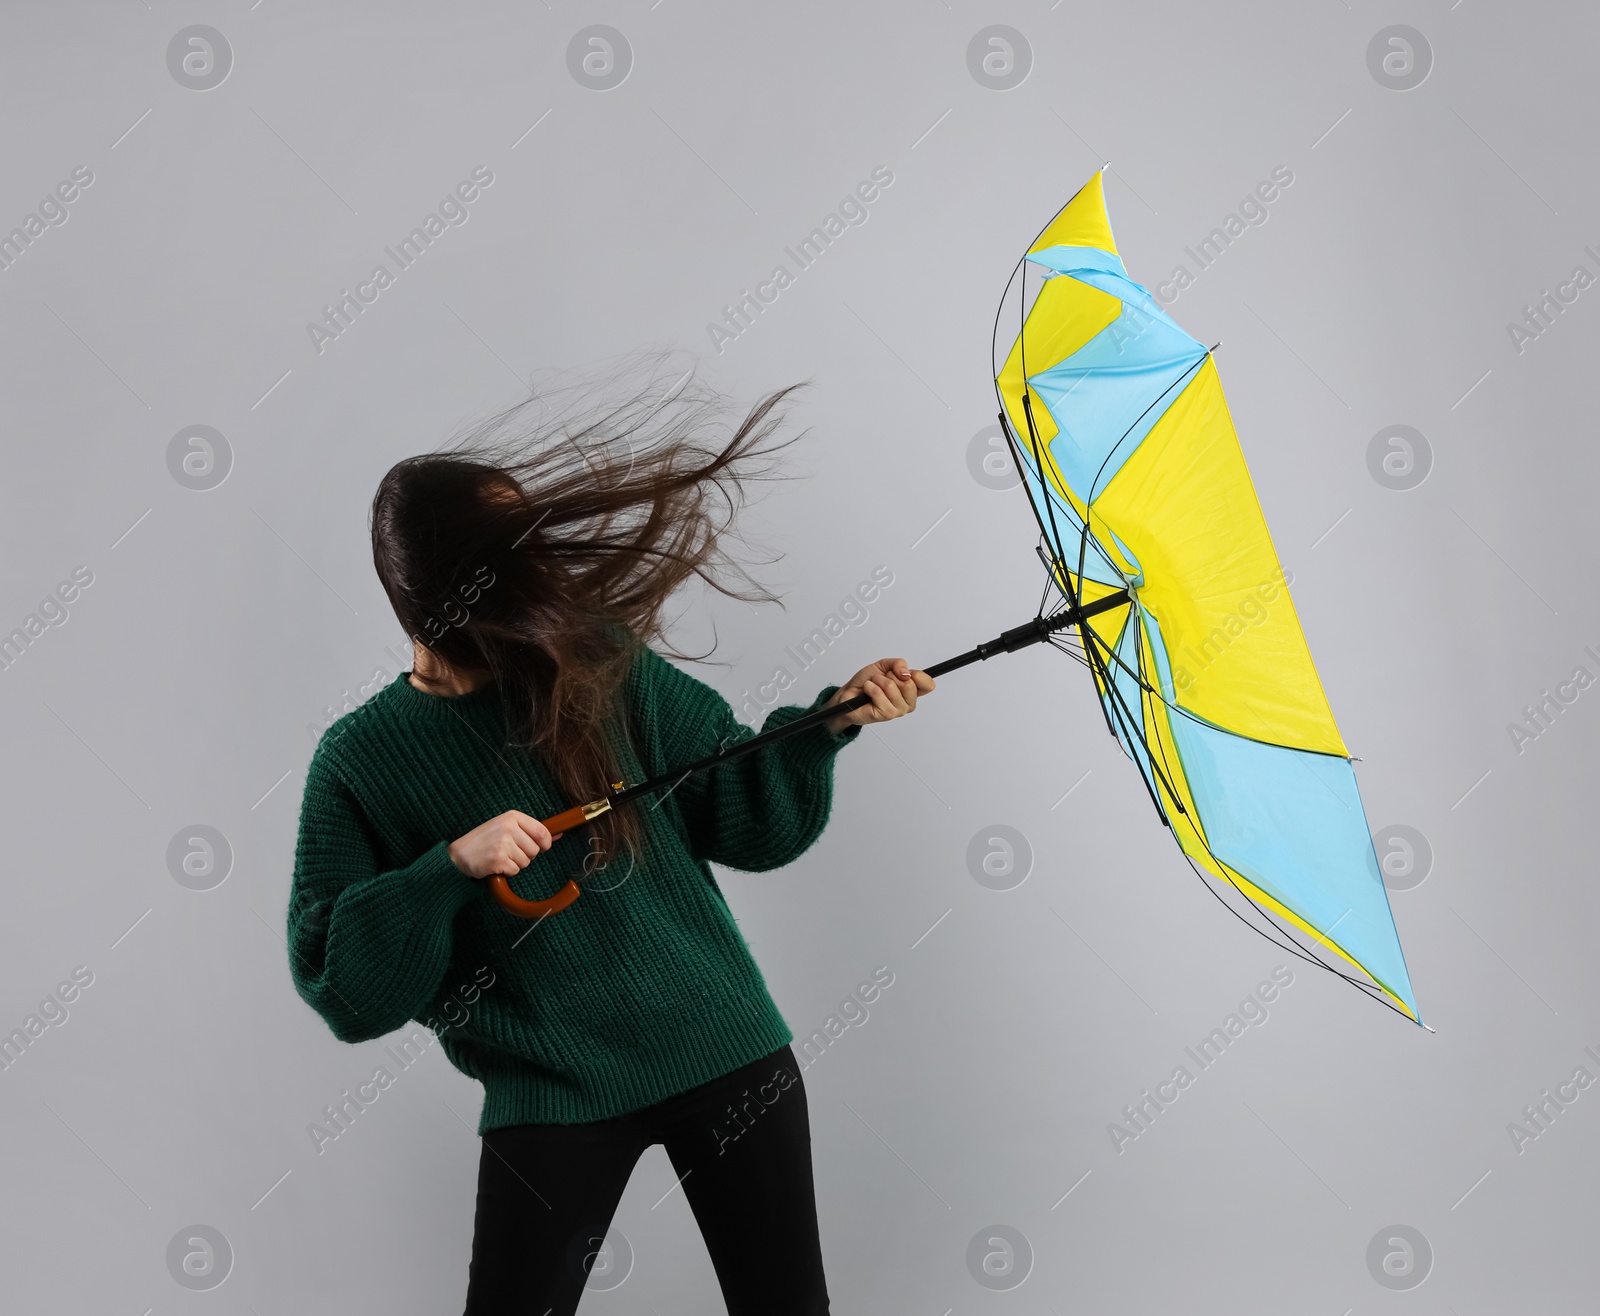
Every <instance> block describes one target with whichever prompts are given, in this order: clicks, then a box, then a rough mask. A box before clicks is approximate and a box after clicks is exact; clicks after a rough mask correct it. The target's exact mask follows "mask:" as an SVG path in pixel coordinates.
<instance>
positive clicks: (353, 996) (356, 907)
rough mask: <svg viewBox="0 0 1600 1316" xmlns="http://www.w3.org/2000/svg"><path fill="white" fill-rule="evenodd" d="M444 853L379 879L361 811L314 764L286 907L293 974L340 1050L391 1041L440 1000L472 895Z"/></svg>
mask: <svg viewBox="0 0 1600 1316" xmlns="http://www.w3.org/2000/svg"><path fill="white" fill-rule="evenodd" d="M448 844H449V843H448V842H447V841H439V842H437V843H435V844H434V845H433V846H431V847H430V848H428V849H427V850H424V851H423V852H422V853H421V854H420V855H418V856H417V857H416V858H415V859H414V860H412V862H411V863H409V864H407V865H406V866H405V867H403V868H395V869H390V870H388V871H386V872H380V871H379V870H378V858H377V849H376V846H375V844H374V841H373V837H372V835H371V828H370V824H369V823H368V822H367V820H366V818H365V816H364V815H363V813H362V811H361V808H360V805H359V804H358V802H357V801H356V799H355V798H354V796H353V795H352V794H351V792H350V790H349V788H348V787H347V786H346V785H345V784H344V782H343V781H342V780H341V779H340V778H339V776H338V774H337V773H335V772H334V771H333V769H332V768H331V767H330V765H329V764H328V762H327V761H326V757H325V756H324V755H323V754H321V753H318V754H315V755H313V756H312V760H311V766H310V768H309V769H308V770H307V773H306V789H305V795H304V797H303V800H302V803H301V808H300V827H299V835H298V839H297V841H296V844H295V862H294V883H293V887H292V890H291V893H290V898H289V929H288V931H289V935H288V944H289V971H290V974H291V975H292V977H293V979H294V985H295V990H296V991H297V992H299V994H300V996H301V998H302V999H303V1000H304V1001H305V1002H306V1003H307V1004H308V1005H310V1006H311V1007H312V1008H313V1009H314V1010H316V1012H317V1013H318V1014H320V1015H321V1016H322V1017H323V1019H325V1020H326V1021H327V1023H328V1026H329V1027H330V1028H332V1029H333V1033H334V1036H336V1037H337V1038H339V1040H340V1041H342V1042H364V1041H367V1040H368V1039H370V1038H374V1037H382V1036H384V1034H386V1033H390V1032H393V1031H394V1030H395V1029H396V1028H399V1027H400V1026H401V1025H402V1024H404V1023H405V1022H406V1021H407V1020H408V1019H411V1018H413V1017H415V1016H416V1015H418V1014H420V1013H421V1012H422V1010H423V1009H424V1007H425V1006H426V1005H427V1003H428V1002H429V1001H430V1000H432V999H433V997H434V995H435V994H436V993H437V991H438V988H439V984H440V982H441V981H442V980H443V978H444V974H445V970H446V968H447V967H448V964H449V961H450V951H451V935H450V930H451V923H452V921H453V920H454V918H455V915H456V912H457V911H458V910H460V909H461V908H462V906H464V905H465V904H466V903H467V902H468V901H469V900H471V899H472V897H473V894H474V892H475V890H476V887H475V885H474V883H473V882H472V880H471V879H470V878H468V877H467V876H466V874H464V873H463V872H462V871H461V870H460V869H459V868H457V867H456V866H455V862H454V861H453V860H452V859H451V858H450V855H449V851H448V849H447V846H448Z"/></svg>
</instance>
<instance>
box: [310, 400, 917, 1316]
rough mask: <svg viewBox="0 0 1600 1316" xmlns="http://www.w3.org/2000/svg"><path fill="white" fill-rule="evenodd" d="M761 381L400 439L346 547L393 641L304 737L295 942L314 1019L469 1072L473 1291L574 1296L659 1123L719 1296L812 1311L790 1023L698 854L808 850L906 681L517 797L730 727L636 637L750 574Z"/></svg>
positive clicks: (563, 1307) (896, 676) (769, 425)
mask: <svg viewBox="0 0 1600 1316" xmlns="http://www.w3.org/2000/svg"><path fill="white" fill-rule="evenodd" d="M789 391H790V390H789V389H784V390H781V391H780V392H778V393H775V394H773V395H771V396H769V397H767V398H766V399H764V400H763V401H762V402H761V403H760V404H759V405H758V406H757V407H755V409H754V410H752V411H751V412H750V413H749V415H748V416H746V417H745V418H744V420H743V423H742V424H740V425H738V426H737V428H736V429H735V430H734V431H733V433H732V437H731V438H729V439H728V441H727V442H726V443H723V444H722V445H721V446H720V447H717V446H711V447H706V446H702V444H701V443H700V442H698V436H700V435H701V434H703V433H704V432H705V431H706V430H707V429H708V427H709V425H710V423H711V422H712V420H713V419H714V418H715V416H716V414H717V407H716V403H715V395H714V394H709V393H706V392H703V391H701V390H699V389H698V388H687V389H685V388H681V387H680V388H676V389H674V390H671V391H669V393H668V394H667V395H666V396H660V395H659V394H658V392H657V391H656V390H653V389H650V388H646V389H645V390H643V391H641V392H639V393H637V394H636V395H634V396H633V397H632V398H630V399H629V400H628V401H626V402H624V403H622V404H620V405H618V406H615V407H612V408H609V409H605V410H603V411H601V412H600V413H599V414H597V415H592V416H590V417H588V418H587V419H586V420H585V421H584V422H583V423H580V424H573V423H571V422H570V421H563V420H561V419H559V418H557V419H555V420H546V421H545V422H544V423H542V424H530V423H528V421H527V414H528V407H529V404H528V403H524V404H522V406H520V407H516V408H513V409H512V410H511V411H509V412H506V413H503V414H502V415H500V416H497V417H495V418H494V419H493V420H491V421H490V422H489V423H488V424H487V425H486V426H484V427H483V428H482V429H481V430H480V431H478V432H477V433H476V434H475V435H473V436H471V437H470V438H469V439H468V440H467V441H466V442H465V443H463V444H462V445H461V446H460V447H459V448H458V449H456V450H455V451H451V452H446V453H442V454H431V455H427V456H422V457H413V458H410V459H407V460H405V461H402V462H400V463H398V464H397V465H396V466H395V467H394V468H393V469H391V470H390V471H389V472H388V474H387V475H385V477H384V478H383V481H382V482H381V484H380V486H379V488H378V491H377V495H376V497H375V498H374V500H373V505H372V539H373V556H374V561H375V564H376V566H377V570H378V575H379V578H380V579H381V581H382V583H383V587H384V590H385V592H386V593H387V595H388V597H389V600H390V602H391V604H392V605H393V607H394V610H395V613H396V616H397V617H398V618H399V620H400V623H401V624H402V625H403V626H404V627H405V628H406V631H407V633H408V634H410V635H411V636H412V637H413V639H414V643H415V659H414V666H413V668H412V670H411V671H409V672H403V673H402V674H401V675H400V676H399V677H398V678H396V680H395V681H394V682H392V683H391V684H390V685H389V686H387V687H386V688H385V689H383V690H382V691H380V692H379V693H378V694H376V695H374V696H373V697H372V698H371V699H369V700H368V701H367V702H366V703H365V704H363V705H362V706H361V707H360V708H359V709H357V710H355V711H354V712H352V713H350V714H348V715H346V716H345V717H343V718H341V719H340V720H339V721H337V722H335V723H334V724H333V725H332V726H331V727H330V728H328V730H327V731H326V732H325V733H324V735H323V737H322V739H321V741H320V742H319V743H318V746H317V749H316V752H315V754H314V755H313V757H312V760H311V764H310V766H309V768H308V770H307V777H306V786H305V795H304V800H303V803H302V806H301V815H300V827H299V835H298V842H297V846H296V854H295V874H294V887H293V894H292V897H291V903H290V909H289V949H290V962H291V967H292V971H293V975H294V981H295V986H296V988H297V990H298V991H299V993H300V995H301V996H302V997H303V998H304V999H305V1000H306V1001H307V1002H308V1003H310V1004H311V1005H312V1006H313V1007H314V1008H315V1009H316V1010H317V1011H318V1013H320V1014H321V1015H322V1017H323V1018H324V1019H325V1020H326V1021H327V1022H328V1024H329V1026H330V1027H331V1028H332V1029H333V1031H334V1033H335V1035H336V1036H338V1037H339V1038H340V1039H342V1040H344V1041H347V1042H360V1041H365V1040H367V1039H370V1038H376V1037H381V1036H383V1035H385V1034H387V1033H389V1032H391V1031H392V1030H394V1029H396V1028H399V1027H401V1026H403V1025H404V1024H406V1023H407V1021H410V1020H416V1021H418V1022H421V1023H424V1024H425V1025H426V1026H428V1027H430V1028H432V1029H433V1030H434V1031H435V1032H436V1033H437V1034H438V1036H439V1040H440V1042H441V1044H442V1046H443V1048H444V1051H445V1054H446V1055H447V1056H448V1057H449V1059H450V1061H451V1063H452V1064H454V1065H455V1066H456V1068H458V1069H460V1070H461V1071H462V1072H463V1073H465V1074H467V1075H469V1076H470V1077H472V1078H475V1079H477V1080H479V1081H480V1082H482V1084H483V1086H484V1104H483V1112H482V1115H481V1117H480V1120H479V1128H478V1131H479V1134H480V1135H481V1139H482V1150H481V1153H480V1164H479V1171H478V1196H477V1217H476V1224H475V1231H474V1236H473V1245H472V1261H471V1266H470V1269H469V1277H468V1291H467V1304H466V1311H467V1313H468V1316H476V1314H479V1313H488V1312H495V1313H499V1312H510V1311H517V1312H529V1313H538V1314H541V1316H542V1314H544V1313H560V1312H572V1311H574V1310H576V1307H577V1303H578V1299H579V1296H580V1295H581V1291H582V1288H583V1285H584V1282H585V1278H586V1276H587V1274H588V1272H589V1270H590V1268H591V1267H592V1266H593V1264H594V1259H595V1256H596V1254H597V1253H598V1252H600V1250H601V1248H602V1245H603V1240H604V1236H605V1233H606V1229H607V1227H608V1225H609V1223H610V1220H611V1217H612V1213H613V1211H614V1209H615V1207H616V1204H617V1201H618V1200H619V1198H620V1197H621V1194H622V1191H623V1189H624V1188H625V1187H626V1185H627V1181H628V1177H629V1175H630V1173H631V1171H632V1169H633V1166H634V1164H635V1162H636V1161H637V1160H638V1158H639V1156H640V1154H641V1153H642V1152H643V1151H644V1149H645V1148H646V1147H648V1146H650V1145H652V1144H653V1143H657V1142H660V1143H663V1144H664V1145H665V1147H666V1150H667V1154H668V1156H669V1157H670V1158H671V1161H672V1165H673V1169H674V1173H675V1174H676V1175H677V1176H678V1177H679V1180H680V1182H681V1184H682V1188H683V1192H684V1195H685V1196H686V1197H687V1199H688V1201H689V1204H690V1206H691V1208H692V1209H693V1211H694V1213H695V1217H696V1220H697V1221H698V1222H699V1225H700V1228H701V1232H702V1234H703V1236H704V1238H705V1241H706V1245H707V1248H708V1250H709V1252H710V1255H711V1259H712V1261H713V1263H714V1265H715V1267H716V1271H717V1277H718V1280H719V1281H720V1283H721V1286H722V1291H723V1295H724V1298H725V1300H726V1302H727V1306H728V1310H729V1312H730V1313H734V1314H735V1316H740V1314H742V1313H755V1312H760V1313H762V1316H774V1314H777V1313H795V1314H796V1316H800V1314H801V1313H804V1314H805V1316H812V1314H813V1313H818V1312H826V1311H827V1310H828V1297H827V1289H826V1285H825V1282H824V1277H823V1268H822V1259H821V1250H820V1246H819V1243H818V1236H817V1217H816V1206H815V1201H814V1196H813V1188H812V1176H811V1154H810V1133H809V1125H808V1121H807V1111H806V1096H805V1087H804V1084H803V1083H802V1082H801V1077H800V1068H799V1066H798V1064H797V1063H796V1061H795V1057H794V1053H793V1051H792V1050H791V1049H790V1047H789V1042H790V1041H791V1040H792V1037H793V1034H792V1033H791V1032H790V1030H789V1028H788V1026H787V1025H786V1024H785V1022H784V1020H783V1017H782V1016H781V1015H780V1014H779V1012H778V1009H777V1007H776V1006H775V1005H774V1004H773V1001H772V998H771V996H770V995H769V993H768V991H767V987H766V984H765V982H764V980H763V979H762V976H761V972H760V970H759V969H758V968H757V967H756V964H755V962H754V960H753V959H752V958H751V955H750V952H749V949H748V947H747V946H746V945H745V942H744V939H743V938H742V937H741V936H740V934H739V931H738V928H737V926H736V924H735V921H734V918H733V916H732V914H731V913H730V911H729V909H728V906H727V904H726V902H725V900H724V899H723V896H722V893H721V891H720V890H719V889H718V887H717V883H716V879H715V877H714V876H713V874H712V870H711V867H710V864H711V863H713V862H714V863H720V864H723V865H725V866H727V867H730V868H737V869H744V870H750V871H761V870H767V869H773V868H779V867H781V866H782V865H784V864H787V863H789V862H791V861H792V860H794V859H795V858H796V857H798V856H799V855H800V854H801V853H803V852H804V851H805V850H806V849H807V848H808V847H809V846H810V845H811V844H812V843H813V842H814V841H815V840H816V839H817V837H818V836H819V835H820V834H821V832H822V829H823V827H824V825H825V824H826V822H827V818H828V813H829V810H830V807H831V802H832V788H833V760H834V756H835V755H836V754H837V753H838V752H839V750H840V749H841V748H842V747H843V746H844V745H846V744H848V743H849V742H850V741H852V740H853V739H855V738H856V737H857V736H858V735H859V734H860V727H861V726H862V725H864V724H867V723H872V722H882V721H887V720H889V719H892V718H896V717H901V716H903V715H904V714H906V713H909V712H911V711H912V710H913V709H914V708H915V707H916V703H917V698H918V696H919V695H922V694H927V693H928V692H929V691H931V690H932V689H933V688H934V683H933V681H932V679H931V678H929V677H928V676H927V675H926V673H923V672H920V671H912V670H911V669H909V668H908V667H907V665H906V663H905V662H904V661H903V660H901V659H898V658H889V659H883V660H882V661H880V662H877V663H873V664H872V665H870V666H868V667H864V668H862V669H861V671H859V672H857V673H856V674H855V676H853V677H852V678H851V679H850V680H849V681H848V682H847V683H846V684H845V685H844V686H842V687H836V686H828V687H826V688H825V689H824V690H823V691H822V692H821V693H820V694H819V695H817V697H816V699H815V700H814V701H813V702H812V704H811V708H822V707H831V706H833V705H836V704H841V703H843V702H845V701H846V700H849V699H851V698H852V697H854V696H855V695H857V694H860V693H863V692H864V693H866V694H867V695H869V696H870V698H871V703H870V704H868V705H866V706H865V707H862V708H860V709H857V710H854V711H852V712H849V713H841V714H839V715H838V716H837V717H835V718H833V719H831V720H830V721H828V722H826V723H825V724H823V725H821V726H818V727H814V728H812V729H810V730H808V731H805V732H801V733H799V734H797V735H795V736H793V737H790V738H789V739H786V740H783V741H780V742H778V743H777V744H775V745H772V746H769V747H767V748H765V749H763V750H761V751H758V752H756V753H754V754H751V755H748V756H746V757H744V758H742V759H739V760H736V761H735V762H733V763H730V764H728V765H726V766H724V767H721V768H718V769H714V770H712V771H709V772H703V773H699V774H696V775H694V776H692V777H688V778H685V779H684V780H683V781H682V782H680V783H679V784H678V785H677V786H676V787H675V788H673V789H672V790H670V791H668V792H666V793H664V794H662V795H660V796H658V797H656V798H655V800H653V801H648V802H645V803H642V804H640V805H637V806H624V807H623V808H620V809H618V810H616V811H614V812H611V813H606V814H603V815H601V816H600V817H599V818H598V819H596V820H595V821H594V823H592V824H591V825H590V826H589V827H588V828H586V829H584V832H580V833H576V834H574V835H573V836H572V837H570V838H568V839H566V840H563V841H561V842H560V844H559V845H557V844H555V842H556V841H557V839H558V838H556V837H552V836H551V834H550V832H549V831H548V830H547V829H546V828H545V826H544V825H543V824H542V823H541V822H539V821H538V819H539V818H540V817H541V816H544V817H548V816H550V815H553V814H555V813H556V812H558V811H560V810H562V809H565V808H567V807H569V806H570V805H571V804H573V803H577V802H580V801H584V800H590V799H594V798H596V797H597V796H602V795H604V794H605V793H606V792H607V790H608V789H609V787H610V786H611V785H613V784H615V783H618V782H624V781H639V780H642V779H643V778H645V777H647V776H650V775H654V774H656V773H660V772H663V771H666V770H668V769H670V768H671V767H672V766H674V765H676V764H681V763H686V762H689V761H692V760H694V759H697V758H699V757H701V756H703V755H705V754H707V753H710V752H712V751H713V750H715V749H717V748H718V747H719V746H721V745H725V744H731V743H733V742H734V741H737V740H741V739H744V738H746V737H748V736H749V735H751V734H752V733H751V731H750V730H749V728H747V727H745V726H743V725H741V724H740V723H739V722H738V721H737V720H736V719H735V717H734V715H733V712H732V710H731V709H730V707H729V706H728V704H727V703H726V701H724V700H723V699H722V698H721V697H720V696H719V695H718V694H716V692H714V691H713V690H712V689H710V687H708V686H706V685H704V684H702V683H701V682H699V681H697V680H696V679H694V678H693V677H691V676H689V675H687V674H686V673H684V672H683V671H681V670H680V669H679V668H677V667H676V666H674V665H673V664H672V663H670V662H668V661H666V660H665V659H664V658H662V657H660V656H659V655H658V654H657V653H656V652H655V651H654V650H652V649H651V648H650V647H649V646H650V642H651V641H660V640H661V639H662V638H663V621H662V612H663V608H664V605H665V604H666V602H667V601H668V599H669V598H670V597H671V596H672V595H673V593H674V592H675V591H676V590H677V588H678V587H679V585H681V584H683V583H685V582H686V581H687V579H688V578H689V576H691V575H698V576H699V577H700V578H701V579H702V580H705V581H706V582H707V583H708V584H711V585H712V586H713V587H714V588H716V589H718V590H720V591H722V592H723V593H725V594H728V595H730V596H731V597H735V598H742V599H745V600H746V601H747V602H749V601H752V600H768V601H773V596H771V595H770V594H767V593H766V592H765V591H762V590H760V589H759V588H756V589H755V590H754V591H753V592H752V591H740V590H738V589H735V588H732V587H730V586H729V585H728V584H727V583H725V582H724V581H723V580H722V579H720V571H721V569H722V568H724V567H728V566H731V565H732V563H731V559H730V558H728V557H727V556H726V554H725V553H724V551H723V549H722V547H721V536H722V534H723V532H725V531H726V530H727V528H728V525H729V523H730V522H731V518H732V513H733V511H734V510H736V508H737V507H738V506H739V505H740V504H741V501H742V491H743V484H744V482H746V481H747V480H749V479H751V478H754V476H755V475H757V474H759V473H760V472H759V471H758V469H757V466H758V459H760V458H762V457H765V456H769V455H770V454H771V453H773V452H775V451H776V450H777V447H779V446H783V445H767V444H766V440H767V439H769V438H770V436H771V435H772V433H773V432H774V431H775V429H776V428H777V426H778V424H779V421H780V417H779V416H778V414H777V413H775V412H774V407H775V406H776V404H777V403H778V402H780V401H781V400H782V398H783V397H784V396H785V395H786V394H787V393H788V392H789ZM624 445H625V446H626V448H627V452H626V454H625V455H624V454H623V453H622V451H621V449H622V447H623V446H624ZM724 504H725V508H724V509H723V511H722V513H721V514H719V507H721V505H724ZM746 579H747V580H748V579H749V578H748V577H746ZM752 584H753V582H752ZM678 656H680V657H681V656H682V655H678ZM805 711H807V710H805V709H801V708H799V707H784V708H777V709H774V710H773V711H772V712H771V713H770V714H769V715H768V718H767V721H766V726H767V727H772V726H776V725H779V724H781V723H784V722H787V721H789V720H791V719H793V718H795V717H798V716H800V715H802V713H804V712H805ZM585 833H587V834H585ZM492 874H504V875H506V876H508V877H510V876H516V875H519V874H520V876H518V877H517V881H516V882H515V885H516V886H517V888H518V889H519V894H521V895H523V896H524V897H527V898H530V899H533V898H542V897H545V896H549V895H551V894H553V893H554V892H556V891H557V890H559V889H560V888H561V886H562V885H564V884H565V882H566V881H567V879H568V878H569V877H573V878H576V879H577V880H578V882H579V883H580V885H581V886H582V888H583V892H584V894H583V896H582V898H581V899H579V900H578V901H577V902H576V903H575V904H574V905H573V906H572V907H571V908H569V909H567V910H565V911H564V912H562V913H560V914H557V915H553V916H548V917H546V918H545V919H543V920H540V921H538V922H537V923H529V922H524V921H521V920H519V919H516V918H514V917H512V916H510V915H508V914H507V913H506V912H505V911H503V910H502V909H501V908H500V907H499V906H498V905H497V904H496V903H495V902H494V901H493V900H492V899H491V898H490V896H489V893H488V891H487V890H486V888H485V885H484V884H483V882H482V880H481V879H483V878H486V877H488V876H490V875H492Z"/></svg>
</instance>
